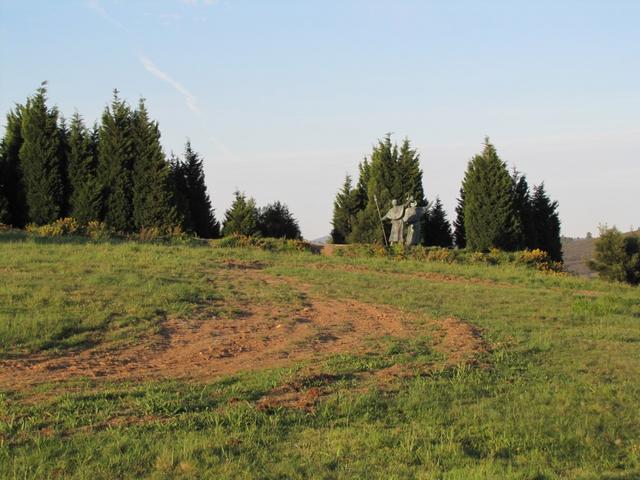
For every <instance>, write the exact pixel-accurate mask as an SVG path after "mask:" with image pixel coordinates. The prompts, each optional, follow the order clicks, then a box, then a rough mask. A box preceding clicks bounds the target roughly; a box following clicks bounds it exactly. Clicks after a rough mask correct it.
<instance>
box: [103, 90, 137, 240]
mask: <svg viewBox="0 0 640 480" xmlns="http://www.w3.org/2000/svg"><path fill="white" fill-rule="evenodd" d="M132 123H133V122H132V113H131V109H130V108H129V106H128V105H127V104H126V102H124V101H123V100H121V99H120V98H119V97H118V91H117V90H115V91H114V93H113V100H112V102H111V105H110V106H109V107H106V108H105V110H104V113H103V114H102V124H101V126H100V134H99V142H98V179H99V182H100V185H101V187H102V192H103V212H102V217H103V219H104V221H105V223H106V224H107V225H108V226H109V227H111V228H112V229H114V230H115V231H117V232H133V231H134V230H135V222H134V219H133V174H132V172H133V166H134V161H135V137H134V134H133V125H132Z"/></svg>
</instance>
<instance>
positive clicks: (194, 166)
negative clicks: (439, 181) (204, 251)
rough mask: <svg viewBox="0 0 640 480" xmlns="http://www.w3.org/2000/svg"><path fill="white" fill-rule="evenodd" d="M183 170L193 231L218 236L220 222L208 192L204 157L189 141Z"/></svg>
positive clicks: (212, 236)
mask: <svg viewBox="0 0 640 480" xmlns="http://www.w3.org/2000/svg"><path fill="white" fill-rule="evenodd" d="M184 158H185V159H184V164H183V165H182V170H183V174H184V178H185V183H184V186H185V187H186V190H185V192H184V194H185V197H186V199H187V202H188V205H189V215H188V217H189V218H190V221H191V225H192V229H193V231H194V232H195V233H196V234H197V235H198V236H199V237H201V238H218V237H219V236H220V224H219V223H218V222H217V220H216V217H215V214H214V210H213V208H212V207H211V200H210V199H209V194H208V193H207V186H206V184H205V178H204V166H203V162H202V158H201V157H200V155H198V153H196V152H195V151H194V150H193V149H192V148H191V142H190V141H187V144H186V146H185V152H184Z"/></svg>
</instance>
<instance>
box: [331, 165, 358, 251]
mask: <svg viewBox="0 0 640 480" xmlns="http://www.w3.org/2000/svg"><path fill="white" fill-rule="evenodd" d="M357 201H358V200H357V191H356V190H354V189H353V186H352V183H351V176H350V175H347V176H346V177H345V179H344V184H343V185H342V189H341V190H340V191H339V192H338V194H337V195H336V199H335V201H334V202H333V220H332V222H331V224H332V225H333V228H332V229H331V241H332V242H333V243H336V244H341V243H346V241H347V237H348V236H349V235H350V234H351V230H352V228H353V221H354V218H355V215H356V213H357Z"/></svg>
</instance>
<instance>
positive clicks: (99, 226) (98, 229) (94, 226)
mask: <svg viewBox="0 0 640 480" xmlns="http://www.w3.org/2000/svg"><path fill="white" fill-rule="evenodd" d="M84 234H85V235H86V236H87V237H89V238H90V239H92V240H107V239H109V238H111V237H112V236H113V234H112V232H111V230H110V229H109V227H108V226H107V224H106V223H104V222H99V221H97V220H91V221H90V222H89V223H88V224H87V226H86V227H84Z"/></svg>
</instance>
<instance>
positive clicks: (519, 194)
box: [511, 168, 537, 249]
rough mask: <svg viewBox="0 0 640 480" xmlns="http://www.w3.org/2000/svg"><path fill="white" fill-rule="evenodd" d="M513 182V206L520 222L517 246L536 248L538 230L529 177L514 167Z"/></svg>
mask: <svg viewBox="0 0 640 480" xmlns="http://www.w3.org/2000/svg"><path fill="white" fill-rule="evenodd" d="M511 182H512V188H513V208H514V211H515V215H516V217H517V219H518V222H519V223H520V229H519V231H520V234H521V235H520V238H519V239H518V242H517V248H529V249H533V248H535V246H536V244H537V240H536V230H535V227H534V225H533V216H532V206H531V195H530V193H529V184H528V183H527V177H526V176H525V175H522V174H520V172H518V170H516V169H515V168H514V169H513V173H512V174H511Z"/></svg>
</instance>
